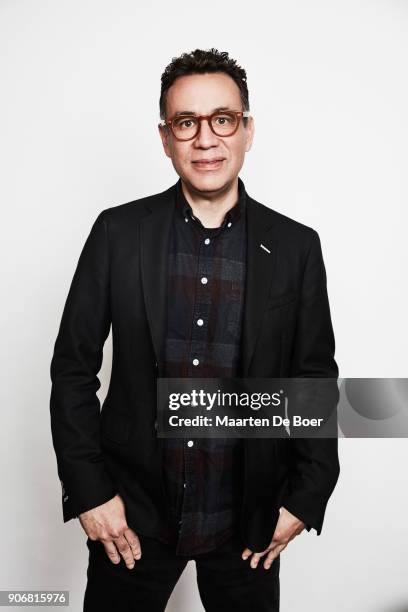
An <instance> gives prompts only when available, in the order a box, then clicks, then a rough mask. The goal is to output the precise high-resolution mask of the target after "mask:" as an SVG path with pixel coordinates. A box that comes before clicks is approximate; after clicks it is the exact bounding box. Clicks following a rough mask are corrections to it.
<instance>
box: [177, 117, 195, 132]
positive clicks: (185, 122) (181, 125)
mask: <svg viewBox="0 0 408 612" xmlns="http://www.w3.org/2000/svg"><path fill="white" fill-rule="evenodd" d="M194 125H195V119H194V117H186V118H185V119H179V120H178V121H177V122H176V127H177V128H178V129H179V130H186V129H189V128H191V127H193V126H194Z"/></svg>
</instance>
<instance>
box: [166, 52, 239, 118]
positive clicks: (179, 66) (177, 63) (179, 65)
mask: <svg viewBox="0 0 408 612" xmlns="http://www.w3.org/2000/svg"><path fill="white" fill-rule="evenodd" d="M208 72H225V73H226V74H228V75H229V76H230V77H231V78H232V79H234V81H235V83H236V84H237V85H238V88H239V91H240V94H241V104H242V110H244V111H248V110H249V95H248V87H247V83H246V81H247V77H246V72H245V70H244V69H243V68H241V66H239V65H238V64H237V62H236V61H235V60H234V59H232V58H230V57H229V55H228V53H227V51H218V50H217V49H214V48H212V49H208V50H207V51H205V50H203V49H196V50H195V51H191V52H190V53H183V54H182V55H180V56H179V57H173V59H172V61H171V63H170V64H169V65H168V66H167V67H166V69H165V71H164V72H163V74H162V76H161V91H160V101H159V106H160V118H161V119H165V117H166V94H167V91H168V90H169V89H170V87H171V85H172V84H173V83H174V81H175V80H176V79H177V78H178V77H181V76H185V75H187V74H204V73H208ZM243 121H244V125H245V124H246V121H247V118H246V117H244V119H243Z"/></svg>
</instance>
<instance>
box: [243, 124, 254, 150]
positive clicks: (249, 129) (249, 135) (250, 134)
mask: <svg viewBox="0 0 408 612" xmlns="http://www.w3.org/2000/svg"><path fill="white" fill-rule="evenodd" d="M245 131H246V143H245V152H248V151H249V150H250V149H251V147H252V141H253V139H254V134H255V123H254V118H253V117H248V123H247V124H246V128H245Z"/></svg>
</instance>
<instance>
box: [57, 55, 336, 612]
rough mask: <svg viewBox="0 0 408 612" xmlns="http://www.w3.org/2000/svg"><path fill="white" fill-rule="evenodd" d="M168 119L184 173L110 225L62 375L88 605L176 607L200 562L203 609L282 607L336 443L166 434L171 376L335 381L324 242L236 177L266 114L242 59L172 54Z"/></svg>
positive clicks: (85, 276) (80, 285) (89, 273)
mask: <svg viewBox="0 0 408 612" xmlns="http://www.w3.org/2000/svg"><path fill="white" fill-rule="evenodd" d="M160 114H161V118H162V121H161V124H160V126H159V131H160V136H161V139H162V143H163V147H164V151H165V153H166V155H167V156H168V157H170V159H171V161H172V163H173V166H174V168H175V170H176V172H177V174H178V176H179V180H178V182H177V183H176V184H175V185H173V186H172V187H170V188H169V189H167V190H166V191H164V192H162V193H159V194H156V195H153V196H150V197H146V198H142V199H139V200H136V201H134V202H130V203H127V204H124V205H121V206H115V207H112V208H108V209H106V210H103V211H102V212H101V213H100V214H99V216H98V217H97V219H96V221H95V223H94V225H93V227H92V230H91V232H90V235H89V236H88V239H87V241H86V243H85V246H84V248H83V250H82V253H81V256H80V258H79V262H78V266H77V269H76V271H75V275H74V278H73V281H72V284H71V287H70V291H69V294H68V298H67V301H66V304H65V308H64V312H63V316H62V320H61V325H60V329H59V333H58V337H57V340H56V343H55V350H54V355H53V359H52V364H51V378H52V391H51V402H50V406H51V426H52V434H53V442H54V447H55V451H56V456H57V463H58V473H59V476H60V480H61V483H62V487H63V514H64V521H68V520H70V519H71V518H74V517H77V516H79V519H80V522H81V525H82V527H83V528H84V530H85V532H86V534H87V536H88V539H87V545H88V548H89V567H88V583H87V589H86V592H85V601H84V610H85V611H87V612H90V611H92V610H99V611H101V610H110V609H111V608H112V607H113V606H117V607H119V608H120V609H121V610H122V611H123V612H126V611H130V610H136V609H140V610H149V612H152V611H156V610H157V611H159V610H164V609H165V606H166V603H167V601H168V598H169V597H170V594H171V592H172V590H173V588H174V586H175V584H176V583H177V580H178V578H179V577H180V575H181V573H182V571H183V569H184V567H185V565H186V563H187V561H188V560H189V559H195V561H196V565H197V581H198V586H199V590H200V596H201V599H202V601H203V604H204V607H205V609H206V610H210V611H214V610H226V609H234V610H236V611H239V610H248V609H251V610H258V611H263V610H269V611H272V610H273V611H277V610H279V564H280V553H281V552H282V550H284V548H285V547H286V546H287V544H288V543H289V542H290V541H291V540H292V539H293V538H294V537H296V536H297V535H299V534H300V533H301V532H302V531H303V530H304V529H305V528H307V529H308V530H310V528H311V527H313V528H315V529H316V531H317V534H318V535H319V534H320V532H321V529H322V524H323V518H324V514H325V508H326V505H327V502H328V499H329V497H330V495H331V493H332V491H333V489H334V487H335V484H336V482H337V479H338V475H339V462H338V454H337V438H331V439H329V438H328V439H315V440H308V439H290V440H287V439H241V440H225V439H222V440H219V439H218V440H216V439H186V440H183V439H173V440H163V439H161V438H158V437H157V421H156V379H157V377H196V376H198V377H218V376H219V377H227V378H228V377H233V376H238V377H279V376H281V377H334V378H336V377H337V376H338V368H337V364H336V362H335V360H334V348H335V344H334V336H333V330H332V324H331V317H330V310H329V303H328V297H327V290H326V273H325V267H324V263H323V258H322V253H321V247H320V240H319V236H318V234H317V232H316V231H315V230H313V229H311V228H309V227H307V226H305V225H302V224H301V223H298V222H296V221H294V220H292V219H289V218H288V217H286V216H284V215H282V214H280V213H278V212H276V211H274V210H272V209H270V208H268V207H267V206H264V205H262V204H260V203H258V202H256V201H255V200H254V199H253V198H251V197H250V196H249V195H248V194H247V192H246V190H245V186H244V183H243V182H242V180H241V179H240V178H239V177H238V175H239V172H240V170H241V167H242V165H243V162H244V158H245V153H246V152H248V151H249V150H250V148H251V145H252V141H253V137H254V120H253V118H252V117H251V116H250V114H249V102H248V89H247V85H246V74H245V71H244V70H243V69H242V68H241V67H239V66H238V65H237V64H236V62H235V61H234V60H232V59H231V58H229V57H228V54H227V53H220V52H218V51H217V50H215V49H211V50H210V51H202V50H198V49H197V50H196V51H194V52H192V53H190V54H183V55H182V56H181V57H179V58H175V59H173V61H172V63H171V64H170V65H169V66H168V67H167V68H166V70H165V72H164V73H163V75H162V88H161V96H160ZM111 324H112V338H113V362H112V375H111V381H110V386H109V391H108V394H107V397H106V399H105V401H104V404H103V406H102V412H101V414H100V412H99V409H100V406H99V400H98V399H97V396H96V391H97V389H98V388H99V386H100V382H99V379H98V378H97V374H98V372H99V370H100V367H101V363H102V355H103V345H104V342H105V340H106V337H107V336H108V333H109V330H110V326H111Z"/></svg>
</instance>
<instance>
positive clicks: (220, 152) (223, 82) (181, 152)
mask: <svg viewBox="0 0 408 612" xmlns="http://www.w3.org/2000/svg"><path fill="white" fill-rule="evenodd" d="M221 107H222V108H224V109H230V110H242V105H241V97H240V91H239V88H238V86H237V85H236V83H235V82H234V80H233V79H232V78H231V77H230V76H229V75H227V74H225V73H223V72H216V73H212V74H211V73H209V74H191V75H187V76H182V77H179V78H178V79H176V81H174V83H173V85H172V86H171V87H170V88H169V90H168V92H167V100H166V118H167V119H168V118H171V117H174V115H175V114H176V113H177V112H185V111H188V112H192V113H195V114H197V115H209V114H210V113H212V112H213V111H214V110H216V109H217V108H221ZM247 122H248V123H247V126H246V127H244V124H243V121H242V119H241V121H240V124H239V127H238V130H237V131H236V132H235V134H233V135H232V136H228V137H222V136H216V135H215V134H214V133H213V132H212V131H211V128H210V126H209V125H208V121H205V120H204V121H202V122H201V129H200V131H199V133H198V134H197V136H196V137H195V138H193V139H192V140H188V141H184V142H182V141H179V140H177V139H176V138H175V137H174V135H173V134H172V133H171V130H170V127H168V128H165V129H163V128H162V127H161V128H160V135H161V138H162V141H163V147H164V150H165V153H166V155H167V156H168V157H170V158H171V161H172V163H173V166H174V168H175V170H176V172H177V174H178V175H179V176H180V177H181V179H182V180H183V181H184V182H185V183H186V184H187V185H188V186H189V187H190V188H192V189H193V190H194V191H199V192H202V193H206V192H207V193H210V192H217V191H221V190H223V189H225V188H226V187H228V186H229V185H230V184H231V183H232V182H233V181H234V180H235V179H236V177H237V176H238V174H239V171H240V170H241V167H242V164H243V163H244V157H245V153H246V151H249V150H250V148H251V145H252V139H253V136H254V125H253V119H252V117H251V118H249V119H247ZM215 159H220V160H222V161H221V162H220V163H217V164H216V166H211V165H207V164H204V163H201V164H198V163H197V161H198V160H215Z"/></svg>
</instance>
